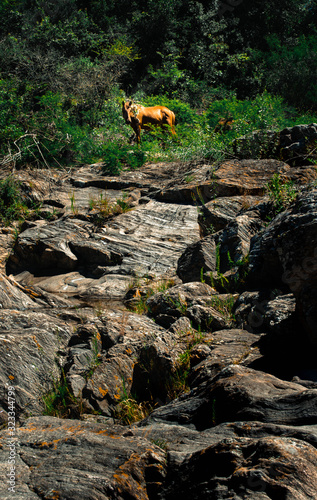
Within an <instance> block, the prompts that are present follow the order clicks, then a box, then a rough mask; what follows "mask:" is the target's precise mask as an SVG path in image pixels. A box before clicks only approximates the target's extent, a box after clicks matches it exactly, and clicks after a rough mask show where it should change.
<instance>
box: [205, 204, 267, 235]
mask: <svg viewBox="0 0 317 500" xmlns="http://www.w3.org/2000/svg"><path fill="white" fill-rule="evenodd" d="M262 203H263V197H259V196H231V197H229V198H228V197H223V198H221V197H220V198H219V197H218V198H216V199H214V200H211V201H209V202H207V203H206V204H204V205H201V206H200V207H199V212H198V223H199V226H200V230H201V236H202V237H203V236H207V235H209V234H212V233H214V232H217V231H220V230H221V229H224V228H225V227H226V225H227V224H229V222H231V221H233V220H234V218H235V217H236V216H237V215H238V214H239V213H241V212H243V211H244V210H252V209H253V208H254V209H255V210H257V209H258V206H259V205H262Z"/></svg>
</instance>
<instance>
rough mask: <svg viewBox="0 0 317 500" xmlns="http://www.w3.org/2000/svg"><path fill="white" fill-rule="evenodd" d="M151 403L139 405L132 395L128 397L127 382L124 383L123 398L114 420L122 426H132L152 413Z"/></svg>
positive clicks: (118, 405) (117, 407)
mask: <svg viewBox="0 0 317 500" xmlns="http://www.w3.org/2000/svg"><path fill="white" fill-rule="evenodd" d="M151 409H152V408H151V406H150V405H149V403H146V402H141V403H139V402H138V401H137V400H136V399H135V398H134V397H133V396H132V395H131V394H130V395H128V393H127V390H126V387H125V382H124V380H123V381H122V397H121V400H120V402H119V403H118V404H117V406H116V410H115V415H114V418H115V419H116V420H117V421H118V423H120V424H122V425H130V424H132V423H134V422H138V421H139V420H142V419H143V418H145V417H146V416H147V415H148V414H149V413H150V411H151Z"/></svg>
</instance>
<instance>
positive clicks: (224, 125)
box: [215, 117, 234, 134]
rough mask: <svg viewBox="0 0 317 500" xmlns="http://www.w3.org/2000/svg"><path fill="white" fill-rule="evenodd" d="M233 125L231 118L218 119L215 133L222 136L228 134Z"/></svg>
mask: <svg viewBox="0 0 317 500" xmlns="http://www.w3.org/2000/svg"><path fill="white" fill-rule="evenodd" d="M233 124H234V120H233V118H231V117H230V118H220V120H219V122H218V123H217V125H216V127H215V132H219V133H221V134H223V133H224V132H229V130H232V128H233Z"/></svg>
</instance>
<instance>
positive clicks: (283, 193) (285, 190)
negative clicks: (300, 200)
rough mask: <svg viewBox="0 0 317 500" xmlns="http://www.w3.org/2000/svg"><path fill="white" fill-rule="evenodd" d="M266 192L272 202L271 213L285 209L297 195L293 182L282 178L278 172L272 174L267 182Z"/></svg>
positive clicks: (274, 213)
mask: <svg viewBox="0 0 317 500" xmlns="http://www.w3.org/2000/svg"><path fill="white" fill-rule="evenodd" d="M266 189H267V192H268V194H269V197H270V200H271V201H272V204H273V215H276V214H278V213H280V212H282V211H283V210H285V209H286V208H287V207H288V205H290V203H292V202H293V201H294V200H295V199H296V197H297V191H296V189H295V188H294V182H293V181H288V180H284V181H283V180H282V179H281V176H280V175H279V174H274V175H273V177H272V179H271V181H270V182H268V184H267V187H266Z"/></svg>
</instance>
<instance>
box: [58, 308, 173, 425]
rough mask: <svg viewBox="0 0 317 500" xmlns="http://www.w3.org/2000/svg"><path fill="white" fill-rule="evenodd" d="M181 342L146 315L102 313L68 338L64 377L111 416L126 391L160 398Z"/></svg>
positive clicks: (140, 397)
mask: <svg viewBox="0 0 317 500" xmlns="http://www.w3.org/2000/svg"><path fill="white" fill-rule="evenodd" d="M181 352H182V341H181V340H179V338H178V336H177V335H176V334H172V332H167V331H166V330H164V329H163V328H161V327H160V326H158V325H157V324H155V323H154V322H153V321H152V320H151V319H149V318H147V317H146V316H141V315H137V314H134V313H131V312H127V311H122V312H118V311H117V312H114V311H113V312H107V313H105V314H103V315H102V316H100V317H99V318H98V320H95V321H94V322H93V323H92V324H87V325H84V326H81V327H79V328H78V330H77V331H76V334H75V335H74V336H73V337H72V338H71V339H70V342H69V352H68V358H67V362H66V364H65V366H64V371H65V374H66V379H67V381H68V382H69V384H70V387H71V388H72V390H73V392H74V394H75V395H76V397H80V398H81V399H82V401H83V403H84V405H85V406H86V408H89V409H90V410H97V411H99V412H101V413H102V414H103V415H106V416H108V417H111V416H112V415H114V413H115V407H116V406H117V405H118V403H120V401H122V400H123V399H124V398H126V397H129V396H130V393H132V394H133V395H134V397H137V399H138V400H139V401H149V400H151V399H153V400H156V401H160V402H161V403H162V402H165V400H166V397H167V392H168V381H169V378H170V376H171V373H172V372H173V371H174V370H175V363H176V359H177V358H178V356H179V355H180V353H181Z"/></svg>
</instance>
